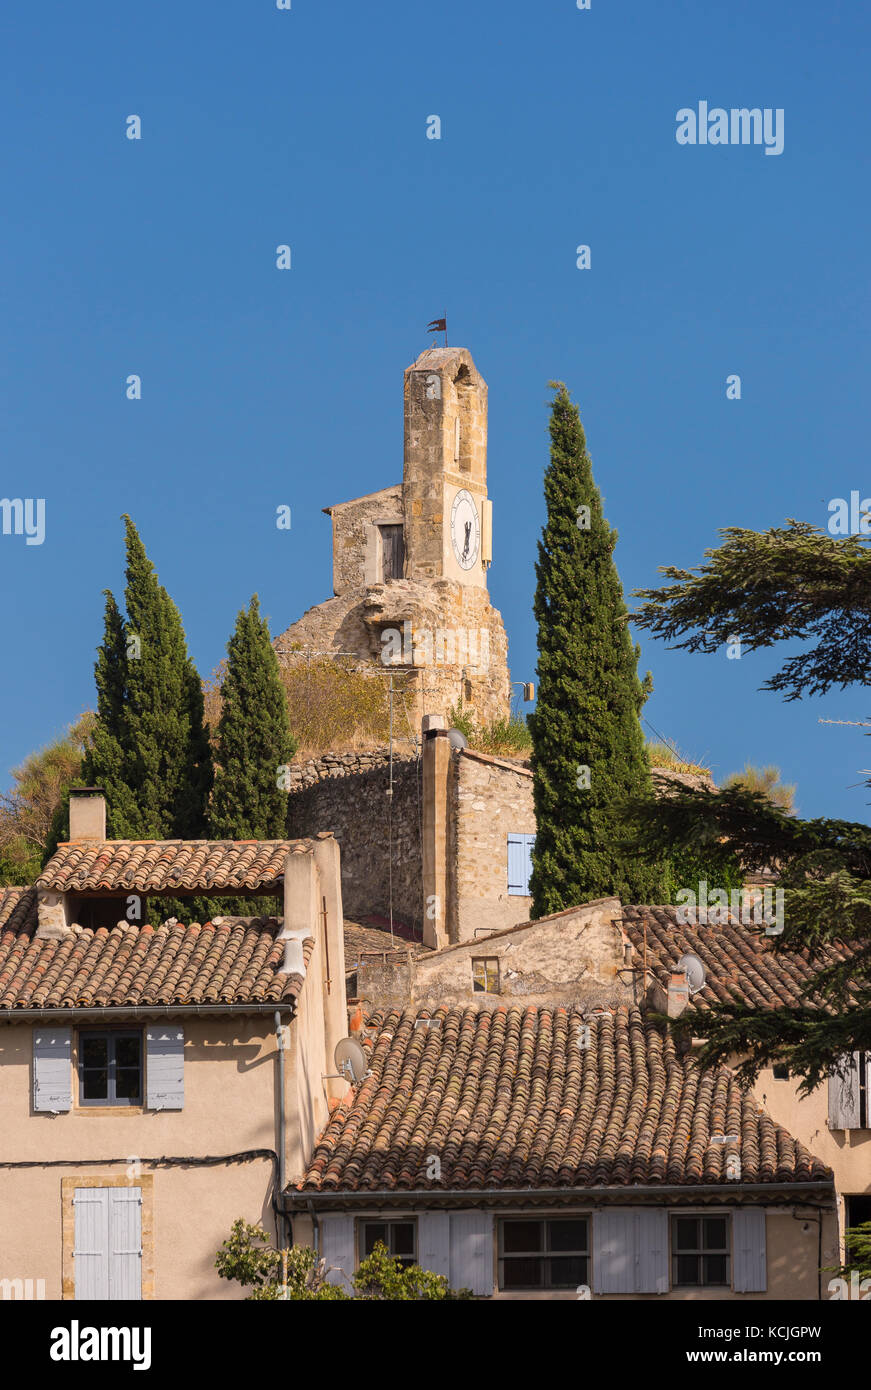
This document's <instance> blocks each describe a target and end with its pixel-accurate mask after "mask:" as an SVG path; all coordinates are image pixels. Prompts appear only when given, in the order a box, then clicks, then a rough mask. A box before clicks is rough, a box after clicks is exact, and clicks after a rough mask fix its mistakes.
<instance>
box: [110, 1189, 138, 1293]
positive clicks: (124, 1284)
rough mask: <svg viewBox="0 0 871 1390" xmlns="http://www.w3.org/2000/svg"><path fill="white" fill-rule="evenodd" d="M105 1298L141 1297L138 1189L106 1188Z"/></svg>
mask: <svg viewBox="0 0 871 1390" xmlns="http://www.w3.org/2000/svg"><path fill="white" fill-rule="evenodd" d="M104 1191H105V1192H108V1194H109V1297H110V1298H111V1299H128V1300H130V1299H140V1298H141V1297H142V1188H141V1187H107V1188H104Z"/></svg>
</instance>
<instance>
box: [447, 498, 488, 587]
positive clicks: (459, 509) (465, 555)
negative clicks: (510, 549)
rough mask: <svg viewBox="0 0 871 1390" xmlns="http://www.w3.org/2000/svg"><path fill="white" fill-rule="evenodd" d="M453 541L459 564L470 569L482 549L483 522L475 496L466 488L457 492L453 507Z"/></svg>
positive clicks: (465, 568)
mask: <svg viewBox="0 0 871 1390" xmlns="http://www.w3.org/2000/svg"><path fill="white" fill-rule="evenodd" d="M451 543H452V545H453V547H454V554H455V555H456V557H457V564H458V565H460V567H461V568H462V569H464V570H470V569H471V568H472V566H473V565H474V564H475V562H476V560H477V559H478V553H479V551H480V549H481V522H480V520H479V517H478V511H477V508H476V506H475V502H474V498H473V497H472V494H471V493H470V492H467V491H466V489H465V488H462V489H461V490H460V491H459V492H458V493H457V495H456V497H455V498H454V504H453V506H452V507H451Z"/></svg>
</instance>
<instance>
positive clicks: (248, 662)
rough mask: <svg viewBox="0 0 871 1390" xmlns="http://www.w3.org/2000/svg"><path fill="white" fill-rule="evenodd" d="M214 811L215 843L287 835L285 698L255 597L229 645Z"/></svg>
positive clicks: (290, 746) (290, 743) (290, 749)
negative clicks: (282, 776)
mask: <svg viewBox="0 0 871 1390" xmlns="http://www.w3.org/2000/svg"><path fill="white" fill-rule="evenodd" d="M221 699H222V705H221V718H220V720H219V722H218V742H217V749H216V753H215V760H216V762H217V764H218V767H217V771H216V773H215V790H214V795H213V797H212V806H211V826H212V835H213V837H214V838H215V839H231V840H247V839H256V840H279V839H283V838H284V836H285V834H286V822H287V791H286V790H284V789H282V787H281V786H280V785H279V779H280V769H281V768H282V767H283V766H284V765H285V764H287V763H289V762H290V759H291V758H292V757H293V754H294V752H295V750H296V743H295V741H294V739H293V737H292V735H291V732H290V725H289V722H288V715H287V698H286V696H285V693H284V687H283V685H282V683H281V677H280V674H279V667H278V658H277V657H276V655H275V650H274V648H273V646H272V642H271V641H270V637H269V625H268V623H267V621H266V619H265V618H261V616H260V607H259V603H258V599H257V595H256V594H255V595H254V596H253V598H252V599H251V603H250V604H249V606H248V608H247V609H245V608H243V609H242V610H241V612H240V613H239V616H238V618H237V619H236V628H235V631H234V633H233V636H232V637H231V638H230V640H229V642H228V643H227V672H226V675H225V677H224V683H223V686H222V689H221Z"/></svg>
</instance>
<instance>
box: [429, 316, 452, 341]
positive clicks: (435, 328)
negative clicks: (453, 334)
mask: <svg viewBox="0 0 871 1390" xmlns="http://www.w3.org/2000/svg"><path fill="white" fill-rule="evenodd" d="M426 331H427V333H444V335H445V347H447V345H448V316H447V314H445V316H444V318H443V319H433V321H432V323H428V324H427V326H426Z"/></svg>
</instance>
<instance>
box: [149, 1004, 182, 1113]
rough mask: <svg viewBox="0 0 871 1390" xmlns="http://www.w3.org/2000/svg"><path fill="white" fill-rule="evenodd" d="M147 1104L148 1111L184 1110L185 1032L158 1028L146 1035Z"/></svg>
mask: <svg viewBox="0 0 871 1390" xmlns="http://www.w3.org/2000/svg"><path fill="white" fill-rule="evenodd" d="M145 1084H146V1095H145V1104H146V1107H147V1108H148V1109H149V1110H183V1109H184V1029H183V1028H176V1027H175V1025H174V1024H170V1025H169V1027H166V1028H162V1027H160V1026H159V1025H158V1024H155V1025H154V1026H153V1027H150V1028H148V1029H146V1032H145Z"/></svg>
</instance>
